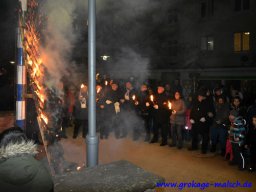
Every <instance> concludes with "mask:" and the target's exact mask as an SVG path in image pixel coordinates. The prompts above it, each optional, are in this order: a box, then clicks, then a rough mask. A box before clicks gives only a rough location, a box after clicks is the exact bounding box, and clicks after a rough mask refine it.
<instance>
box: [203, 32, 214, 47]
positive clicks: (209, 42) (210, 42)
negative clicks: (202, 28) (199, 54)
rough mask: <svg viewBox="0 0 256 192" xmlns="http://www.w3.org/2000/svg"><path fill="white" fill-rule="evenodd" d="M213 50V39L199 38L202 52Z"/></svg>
mask: <svg viewBox="0 0 256 192" xmlns="http://www.w3.org/2000/svg"><path fill="white" fill-rule="evenodd" d="M213 49H214V39H213V37H210V36H208V37H202V38H201V50H203V51H207V50H208V51H213Z"/></svg>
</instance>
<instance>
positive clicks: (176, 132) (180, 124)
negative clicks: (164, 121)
mask: <svg viewBox="0 0 256 192" xmlns="http://www.w3.org/2000/svg"><path fill="white" fill-rule="evenodd" d="M174 98H175V99H174V100H173V101H172V103H171V104H172V105H171V108H172V114H171V117H170V123H171V133H172V143H171V144H170V147H175V146H177V147H178V149H181V148H182V145H183V142H182V130H183V128H184V125H185V112H186V105H185V102H184V101H183V99H182V98H181V93H180V92H179V91H176V92H175V94H174ZM177 140H178V144H177Z"/></svg>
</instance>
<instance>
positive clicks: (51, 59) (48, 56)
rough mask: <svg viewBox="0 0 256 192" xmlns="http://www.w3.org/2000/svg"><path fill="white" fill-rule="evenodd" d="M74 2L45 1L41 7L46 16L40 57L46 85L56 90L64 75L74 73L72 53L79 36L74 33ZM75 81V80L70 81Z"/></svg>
mask: <svg viewBox="0 0 256 192" xmlns="http://www.w3.org/2000/svg"><path fill="white" fill-rule="evenodd" d="M75 2H76V1H72V0H71V1H70V0H47V1H46V2H45V3H44V4H43V6H42V7H41V9H42V12H44V13H45V14H46V15H47V21H46V22H47V23H46V29H44V30H43V44H42V46H41V57H42V59H43V62H44V65H45V67H46V69H47V72H48V73H49V75H50V77H49V78H47V79H46V82H45V83H46V85H47V87H50V88H58V87H59V83H60V81H61V80H62V78H63V76H64V75H68V74H70V73H75V71H76V67H75V65H74V62H73V61H72V51H73V48H74V44H75V43H76V40H77V39H78V37H79V34H78V33H76V32H75V31H74V27H73V21H74V18H75V14H74V11H75V9H76V4H75ZM71 80H72V81H75V79H71Z"/></svg>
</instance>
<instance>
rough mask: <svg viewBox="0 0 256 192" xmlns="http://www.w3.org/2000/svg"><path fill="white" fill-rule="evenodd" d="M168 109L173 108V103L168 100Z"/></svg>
mask: <svg viewBox="0 0 256 192" xmlns="http://www.w3.org/2000/svg"><path fill="white" fill-rule="evenodd" d="M168 109H172V103H171V102H170V101H168Z"/></svg>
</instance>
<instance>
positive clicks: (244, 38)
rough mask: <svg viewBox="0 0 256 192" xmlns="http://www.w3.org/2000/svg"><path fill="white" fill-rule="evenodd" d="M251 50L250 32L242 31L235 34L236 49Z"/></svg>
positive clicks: (238, 50)
mask: <svg viewBox="0 0 256 192" xmlns="http://www.w3.org/2000/svg"><path fill="white" fill-rule="evenodd" d="M249 50H250V32H242V33H235V34H234V51H235V52H240V51H249Z"/></svg>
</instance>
